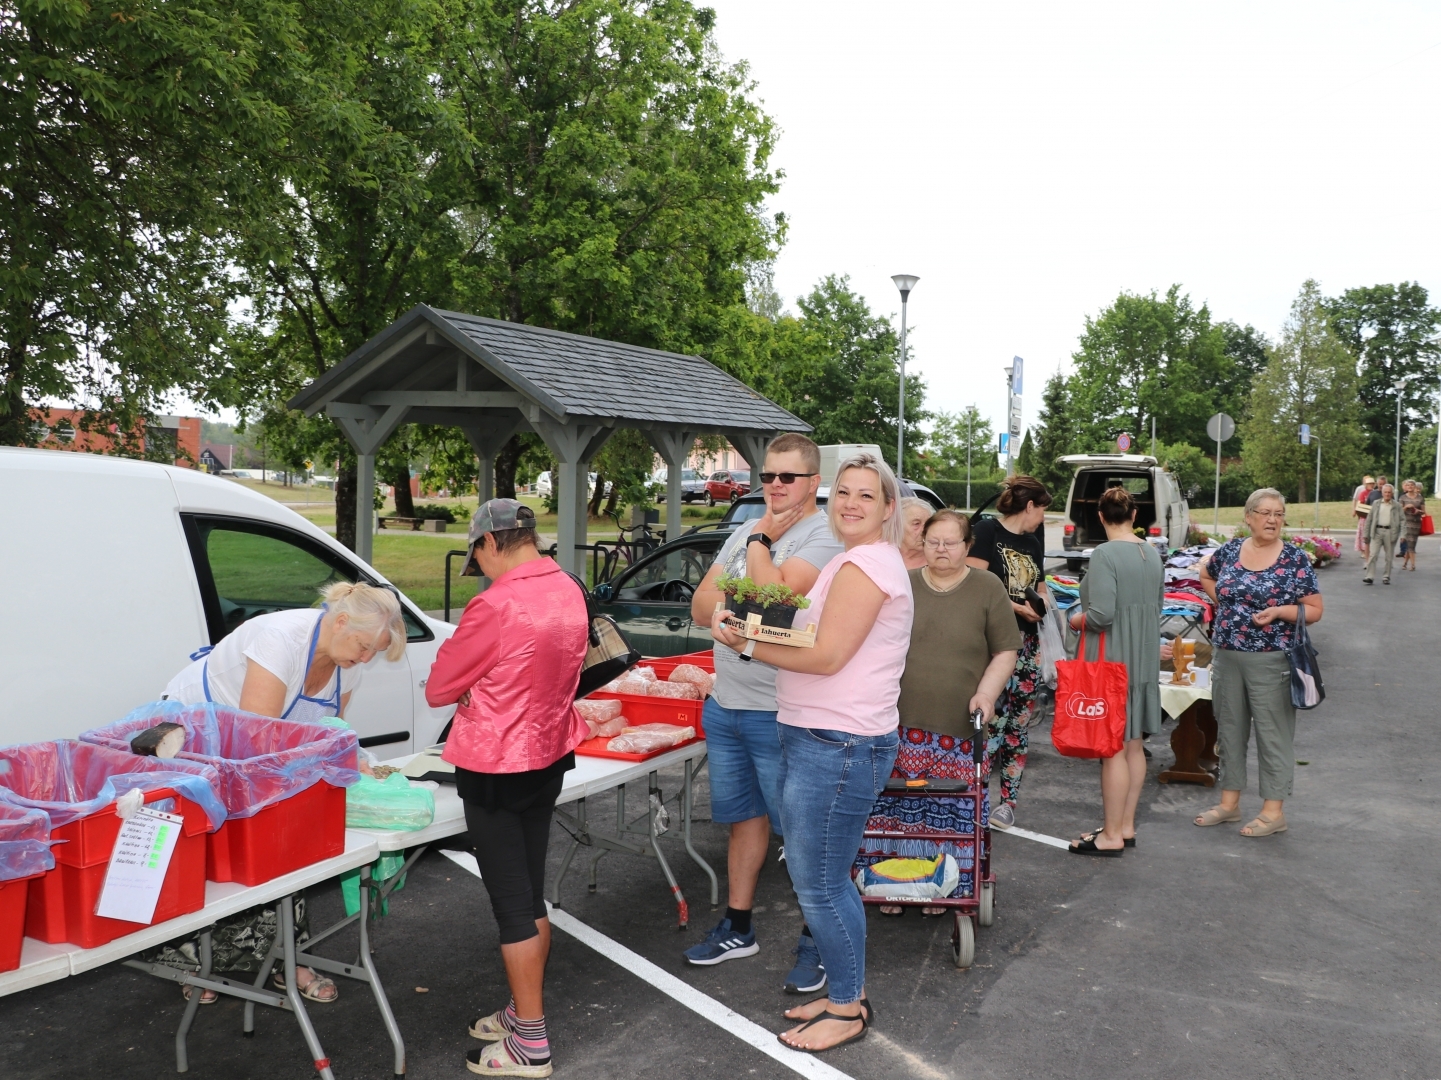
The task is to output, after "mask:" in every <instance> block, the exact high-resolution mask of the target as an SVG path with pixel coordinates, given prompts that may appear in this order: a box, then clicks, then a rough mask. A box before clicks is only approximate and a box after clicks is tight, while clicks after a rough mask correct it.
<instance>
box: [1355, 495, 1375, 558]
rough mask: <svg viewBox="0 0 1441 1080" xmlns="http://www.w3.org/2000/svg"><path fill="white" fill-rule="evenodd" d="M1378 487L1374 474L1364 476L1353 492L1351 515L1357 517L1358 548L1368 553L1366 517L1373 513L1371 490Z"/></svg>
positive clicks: (1361, 551)
mask: <svg viewBox="0 0 1441 1080" xmlns="http://www.w3.org/2000/svg"><path fill="white" fill-rule="evenodd" d="M1375 488H1376V478H1375V477H1374V476H1363V477H1362V478H1361V486H1360V487H1358V488H1357V489H1356V490H1355V491H1354V492H1353V493H1352V494H1351V516H1352V517H1354V518H1355V519H1356V550H1357V551H1359V552H1360V553H1361V554H1362V555H1364V554H1366V517H1367V515H1369V514H1370V513H1371V492H1372V491H1374V490H1375Z"/></svg>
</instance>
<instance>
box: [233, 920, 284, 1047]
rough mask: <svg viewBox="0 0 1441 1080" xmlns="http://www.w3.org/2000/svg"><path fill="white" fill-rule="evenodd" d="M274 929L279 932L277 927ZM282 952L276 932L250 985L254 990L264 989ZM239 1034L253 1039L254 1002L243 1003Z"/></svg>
mask: <svg viewBox="0 0 1441 1080" xmlns="http://www.w3.org/2000/svg"><path fill="white" fill-rule="evenodd" d="M276 929H277V931H278V930H279V928H278V927H277V928H276ZM284 952H285V946H284V945H282V944H281V941H280V934H279V933H278V932H277V933H276V935H275V940H274V941H272V942H271V943H270V952H269V953H268V954H266V957H265V962H264V963H263V964H261V965H260V974H258V975H256V976H255V982H254V983H252V984H251V985H252V986H254V988H255V989H256V990H262V989H264V988H265V984H266V983H267V982H268V981H269V980H270V973H271V972H272V971H274V970H275V962H276V961H277V960H279V959H280V958H281V956H282V955H284ZM240 1034H241V1035H243V1036H244V1037H245V1038H247V1039H253V1038H255V1002H254V1001H252V1000H247V1001H246V1002H245V1020H244V1022H243V1023H242V1025H241V1030H240Z"/></svg>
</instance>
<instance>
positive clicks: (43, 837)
mask: <svg viewBox="0 0 1441 1080" xmlns="http://www.w3.org/2000/svg"><path fill="white" fill-rule="evenodd" d="M53 869H55V856H54V855H52V854H50V815H49V814H47V813H46V812H45V811H44V810H33V809H28V808H26V807H22V806H11V805H9V804H8V803H0V881H18V880H20V879H21V878H27V877H33V876H34V875H36V874H43V873H45V871H47V870H53Z"/></svg>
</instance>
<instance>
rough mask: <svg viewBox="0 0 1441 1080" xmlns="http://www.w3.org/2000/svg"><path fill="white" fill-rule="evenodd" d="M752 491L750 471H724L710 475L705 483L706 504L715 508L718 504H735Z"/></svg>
mask: <svg viewBox="0 0 1441 1080" xmlns="http://www.w3.org/2000/svg"><path fill="white" fill-rule="evenodd" d="M750 489H751V474H750V470H749V469H723V470H721V471H720V472H714V473H711V474H710V479H709V480H707V481H706V482H705V504H706V505H707V506H714V505H715V504H716V503H718V502H735V501H736V500H737V499H739V498H740V497H741V496H742V495H746V494H748V493H749V492H750Z"/></svg>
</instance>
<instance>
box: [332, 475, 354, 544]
mask: <svg viewBox="0 0 1441 1080" xmlns="http://www.w3.org/2000/svg"><path fill="white" fill-rule="evenodd" d="M335 539H337V540H339V541H340V542H341V543H342V544H344V545H345V546H346V547H348V548H349V549H350V550H351V551H354V550H355V460H354V459H353V458H352V459H351V460H349V461H344V460H342V462H341V465H340V468H339V469H337V470H336V473H335Z"/></svg>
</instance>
